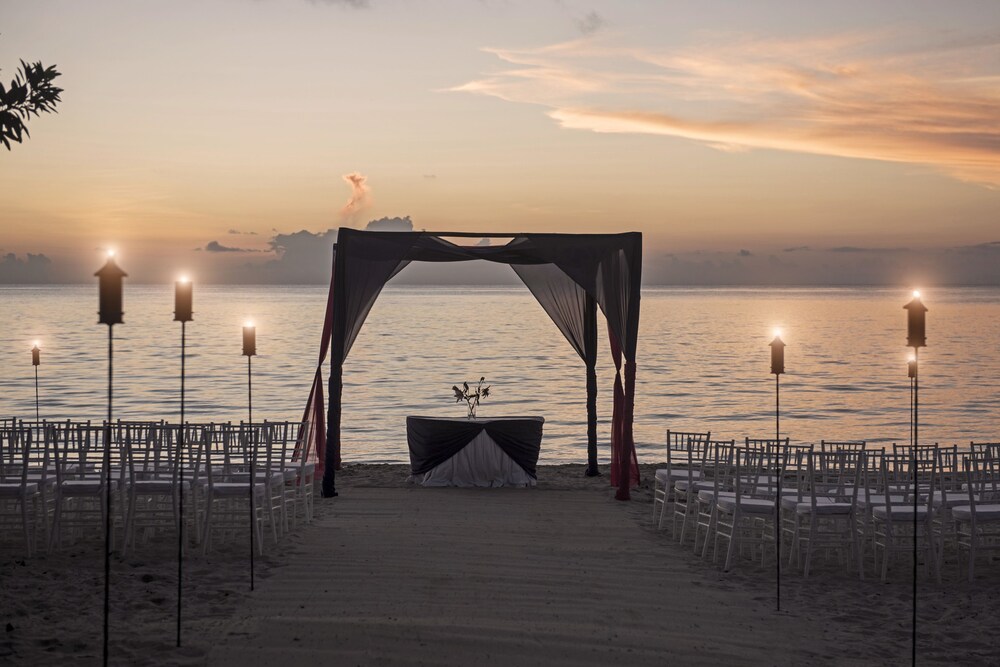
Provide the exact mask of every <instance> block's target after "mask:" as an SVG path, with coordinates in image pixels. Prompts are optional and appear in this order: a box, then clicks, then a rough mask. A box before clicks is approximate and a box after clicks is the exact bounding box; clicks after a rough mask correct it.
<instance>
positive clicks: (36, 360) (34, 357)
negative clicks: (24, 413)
mask: <svg viewBox="0 0 1000 667" xmlns="http://www.w3.org/2000/svg"><path fill="white" fill-rule="evenodd" d="M41 363H42V350H41V348H39V347H38V341H37V340H36V341H35V346H34V347H33V348H31V365H32V366H34V367H35V424H36V426H37V425H38V424H39V423H41V421H42V419H41V417H40V416H39V414H40V413H39V411H38V367H39V366H40V365H41Z"/></svg>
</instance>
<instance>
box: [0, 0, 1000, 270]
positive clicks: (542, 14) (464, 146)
mask: <svg viewBox="0 0 1000 667" xmlns="http://www.w3.org/2000/svg"><path fill="white" fill-rule="evenodd" d="M0 26H2V27H0V68H2V72H0V77H2V78H3V79H4V80H5V81H6V80H9V79H10V78H11V77H12V76H13V74H14V69H15V66H16V65H17V64H18V59H19V58H23V59H25V60H31V61H35V60H41V61H42V62H43V63H44V64H45V65H50V64H55V65H56V66H57V67H58V69H59V71H60V72H62V73H63V76H62V77H60V78H59V79H58V80H57V84H58V85H60V86H61V87H62V88H64V89H65V92H64V93H63V96H62V98H63V99H62V103H61V104H60V105H59V113H58V114H53V115H48V116H44V117H41V118H37V119H32V121H31V122H30V124H29V128H30V130H31V138H30V139H28V140H26V141H25V143H24V144H22V145H14V147H13V150H12V151H10V152H9V153H8V152H7V151H6V150H3V149H0V282H7V283H10V282H29V281H57V282H58V281H65V282H74V281H88V280H90V279H91V278H90V276H91V274H92V273H93V270H94V268H95V267H96V265H98V263H99V261H100V260H99V253H100V250H101V249H102V248H106V247H110V246H113V247H115V248H117V249H118V251H119V252H120V256H121V263H122V265H123V266H124V267H126V270H128V271H129V273H130V275H131V277H132V279H133V280H135V281H137V282H158V281H164V280H168V279H169V278H170V277H171V276H173V275H175V274H176V273H177V272H178V271H179V270H185V271H189V272H193V273H194V274H195V275H196V276H198V277H199V279H201V280H203V281H206V282H207V281H235V282H275V281H277V282H296V281H299V280H302V281H310V280H321V279H322V276H324V275H325V273H326V270H327V267H326V265H325V261H324V260H323V257H325V253H326V252H328V248H329V244H330V242H331V241H332V238H333V235H332V233H331V234H327V233H326V232H327V230H330V229H335V228H337V227H339V226H342V225H347V226H354V227H365V226H366V225H367V224H368V223H369V221H371V220H375V219H380V218H407V217H408V218H409V219H410V220H411V221H412V224H413V225H414V227H415V228H416V229H454V230H469V231H485V232H490V231H494V232H507V231H510V232H514V231H559V232H614V231H627V230H637V231H641V232H643V233H644V235H645V236H644V240H645V249H646V278H647V281H648V282H666V283H682V284H689V283H773V282H785V283H810V284H812V283H829V284H843V283H851V282H855V283H857V282H860V283H892V282H904V281H913V280H919V281H921V282H923V283H925V284H926V283H935V282H937V283H941V284H944V283H948V282H952V283H955V282H957V283H966V284H1000V269H998V268H997V267H998V266H1000V32H998V31H997V27H998V26H1000V3H995V2H972V1H969V2H957V1H950V2H939V1H909V2H897V1H889V0H886V1H884V2H877V3H876V2H871V1H870V0H866V1H864V2H860V1H859V2H854V1H841V2H835V3H820V2H798V1H777V0H772V1H770V2H754V3H743V2H734V1H730V2H721V1H714V2H707V1H706V2H698V3H692V2H657V3H653V2H648V3H646V2H595V1H588V2H575V1H572V0H565V1H556V0H553V1H542V0H535V1H532V2H527V1H524V2H521V1H517V0H506V1H504V0H484V1H482V2H472V1H468V2H447V1H445V0H436V1H431V0H428V1H422V0H414V1H412V2H403V1H402V0H396V1H393V0H367V1H365V0H354V1H343V0H342V1H334V0H325V1H324V0H312V1H310V0H201V1H198V2H193V1H191V2H186V1H179V0H175V1H172V2H146V1H141V2H136V1H125V0H121V1H112V0H88V1H87V2H79V1H78V0H24V1H17V0H4V2H3V3H2V4H0ZM386 224H389V225H390V226H391V225H392V224H394V223H391V222H390V223H386ZM395 224H397V225H399V224H401V223H400V221H396V223H395ZM299 232H306V233H304V234H301V233H299ZM29 255H30V257H29ZM38 255H44V258H40V257H38Z"/></svg>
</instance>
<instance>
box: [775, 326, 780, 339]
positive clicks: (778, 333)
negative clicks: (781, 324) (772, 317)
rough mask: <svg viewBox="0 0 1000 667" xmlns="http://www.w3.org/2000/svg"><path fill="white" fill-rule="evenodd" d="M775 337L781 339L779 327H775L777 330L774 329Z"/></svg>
mask: <svg viewBox="0 0 1000 667" xmlns="http://www.w3.org/2000/svg"><path fill="white" fill-rule="evenodd" d="M774 337H775V338H781V329H778V328H777V327H775V329H774Z"/></svg>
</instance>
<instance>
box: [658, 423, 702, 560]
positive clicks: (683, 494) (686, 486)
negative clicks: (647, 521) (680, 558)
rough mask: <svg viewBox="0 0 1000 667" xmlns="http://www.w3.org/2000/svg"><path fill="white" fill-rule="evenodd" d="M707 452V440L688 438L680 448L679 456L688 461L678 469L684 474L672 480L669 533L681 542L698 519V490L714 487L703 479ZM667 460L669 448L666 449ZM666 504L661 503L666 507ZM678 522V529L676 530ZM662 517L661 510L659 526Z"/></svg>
mask: <svg viewBox="0 0 1000 667" xmlns="http://www.w3.org/2000/svg"><path fill="white" fill-rule="evenodd" d="M707 452H708V441H707V440H706V441H704V442H701V441H696V440H694V439H689V440H688V441H687V444H686V445H685V446H684V449H682V450H681V457H682V459H683V460H685V461H687V462H688V465H686V466H684V467H683V468H681V469H679V470H678V472H683V473H684V476H683V477H681V478H680V479H677V480H676V481H674V489H673V501H674V502H673V508H674V511H673V520H672V521H671V534H672V535H673V536H674V537H675V538H676V539H677V541H678V542H680V543H681V544H683V543H684V538H685V537H686V536H687V535H688V531H689V530H690V529H691V528H694V524H696V523H697V520H698V492H699V491H702V490H706V491H707V490H709V489H712V488H714V485H713V484H712V483H711V482H706V481H705V459H706V457H707ZM667 456H668V461H669V457H670V450H668V451H667ZM666 507H667V504H666V503H664V504H663V508H666ZM678 522H679V523H680V529H679V530H678ZM662 523H663V517H662V511H661V518H660V524H661V525H660V526H659V527H660V528H662Z"/></svg>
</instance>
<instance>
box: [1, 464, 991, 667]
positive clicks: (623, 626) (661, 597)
mask: <svg viewBox="0 0 1000 667" xmlns="http://www.w3.org/2000/svg"><path fill="white" fill-rule="evenodd" d="M654 467H655V466H643V479H644V480H647V481H648V479H649V478H651V473H652V469H653V468H654ZM582 471H583V468H582V467H581V466H573V465H569V466H545V467H542V468H540V474H539V485H538V487H537V488H536V489H534V490H524V489H494V490H469V489H424V488H420V487H413V486H408V485H407V484H406V482H405V480H406V473H407V470H406V467H405V466H399V465H350V466H347V467H346V468H345V470H344V471H343V472H342V474H341V475H340V476H339V477H338V479H339V486H340V490H341V492H342V495H341V496H340V497H339V498H337V499H336V500H333V501H329V502H328V501H322V502H318V503H317V516H316V519H315V521H314V523H313V524H312V525H308V526H304V525H300V526H299V527H298V528H297V529H296V530H295V531H293V533H292V534H291V535H289V536H288V537H286V538H285V539H284V540H282V542H281V543H280V544H279V545H278V546H277V547H273V546H269V549H268V551H267V554H266V555H265V556H264V557H263V558H261V559H258V569H257V587H256V591H255V592H253V593H252V594H251V593H250V591H249V590H248V583H249V582H248V578H247V556H246V549H245V548H244V546H245V545H243V543H242V542H241V543H230V544H229V545H227V546H226V547H225V548H224V549H220V550H218V551H216V552H214V553H211V554H210V555H208V556H205V557H203V556H201V555H200V553H191V554H190V557H189V560H188V569H187V575H186V582H187V583H186V589H185V590H186V591H187V592H186V599H185V626H184V627H185V646H184V647H183V648H181V649H177V648H175V647H174V646H173V632H174V622H175V617H174V609H175V604H176V602H175V600H176V598H175V592H174V591H175V586H176V561H175V552H174V550H173V549H174V543H173V542H172V541H171V540H168V539H163V540H162V541H159V542H154V543H151V544H150V545H149V546H147V547H146V548H144V549H142V550H141V551H139V552H138V553H136V554H134V555H130V556H129V557H127V558H124V559H123V558H121V557H120V556H116V557H115V559H114V561H113V589H112V591H113V594H112V616H111V628H112V630H111V636H112V643H111V650H112V662H113V664H121V665H125V664H130V665H173V664H177V665H184V664H213V665H214V664H223V665H225V664H232V665H243V664H255V665H272V664H287V663H288V661H289V660H303V661H304V660H309V661H314V660H316V659H317V658H318V659H319V660H321V661H322V662H324V663H326V664H357V665H369V664H378V665H431V664H447V665H467V664H497V665H505V664H548V665H603V664H614V663H621V662H626V661H627V662H628V663H629V664H642V665H645V664H648V665H654V664H664V663H665V662H666V661H673V662H675V663H676V664H737V663H740V664H775V665H801V664H870V663H872V662H877V663H881V664H904V663H907V662H908V661H909V631H910V626H909V618H910V617H909V613H910V611H909V609H910V606H909V605H910V588H909V578H908V576H906V575H907V572H906V568H905V567H904V566H901V567H900V568H899V569H898V570H897V576H895V577H893V578H892V580H891V581H890V583H888V584H880V583H878V582H877V581H867V582H860V581H858V580H857V579H855V578H853V577H846V576H844V575H841V574H839V573H838V572H837V571H836V570H835V568H834V567H833V566H830V567H824V566H823V565H822V564H820V566H819V567H818V568H817V571H816V574H815V576H813V577H811V578H810V579H809V580H807V581H805V580H803V579H802V577H801V576H800V575H799V574H797V573H795V572H789V573H787V575H786V576H785V577H784V579H783V588H782V590H783V610H782V612H781V613H776V612H775V610H774V580H773V570H771V569H765V570H762V569H760V568H759V567H758V566H756V565H753V564H748V563H741V564H740V566H739V567H738V568H736V569H735V570H734V571H733V572H730V573H728V574H724V573H722V572H721V571H720V570H719V568H718V567H717V566H714V565H712V564H711V563H706V562H702V561H701V560H699V559H698V558H696V557H694V556H693V555H692V554H691V553H690V550H689V549H688V548H683V549H682V548H681V547H679V546H677V545H676V544H674V543H673V542H672V541H671V540H670V539H669V537H668V535H667V534H666V533H658V532H657V531H655V530H653V528H652V527H651V523H650V519H649V513H650V489H649V488H648V486H647V484H646V483H645V482H644V485H643V487H642V488H640V489H638V490H637V491H636V493H635V496H634V500H633V502H628V503H623V502H617V501H615V500H613V497H612V492H611V490H610V489H609V487H608V485H607V480H606V478H599V479H593V478H586V477H584V476H583V475H582ZM8 553H9V552H8ZM99 555H100V548H99V546H98V545H96V544H89V545H83V544H81V545H79V546H77V547H75V548H70V549H66V550H63V551H61V552H58V553H56V554H53V555H40V556H37V557H35V558H32V559H27V560H26V559H23V558H20V557H18V558H11V557H9V556H8V557H5V558H4V560H3V575H2V592H3V599H4V601H5V602H4V604H3V612H2V616H0V623H2V624H3V625H4V626H5V632H4V635H3V638H2V640H0V661H3V662H9V663H11V664H52V663H53V662H57V661H58V662H59V664H80V665H87V664H96V663H98V662H99V658H100V628H101V625H100V622H101V621H100V619H101V615H100V611H101V590H102V588H101V586H102V581H103V580H102V576H101V574H102V572H101V564H100V558H99ZM920 586H921V604H920V627H921V633H920V661H921V662H941V663H944V662H957V663H959V664H991V663H992V664H996V661H997V657H996V655H997V640H996V637H997V636H998V634H1000V618H998V616H997V614H996V613H995V611H996V608H997V606H996V605H997V603H996V594H997V592H998V591H1000V577H998V576H997V572H996V569H995V568H993V569H990V570H987V569H985V568H983V569H981V571H980V576H979V578H978V579H977V582H976V584H975V585H974V586H970V585H968V584H967V583H965V582H964V580H960V578H959V577H958V575H957V572H956V571H955V568H952V571H951V572H946V573H945V582H944V584H943V585H940V586H938V585H937V584H935V583H933V582H932V581H928V580H926V579H924V578H922V579H921V584H920Z"/></svg>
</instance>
